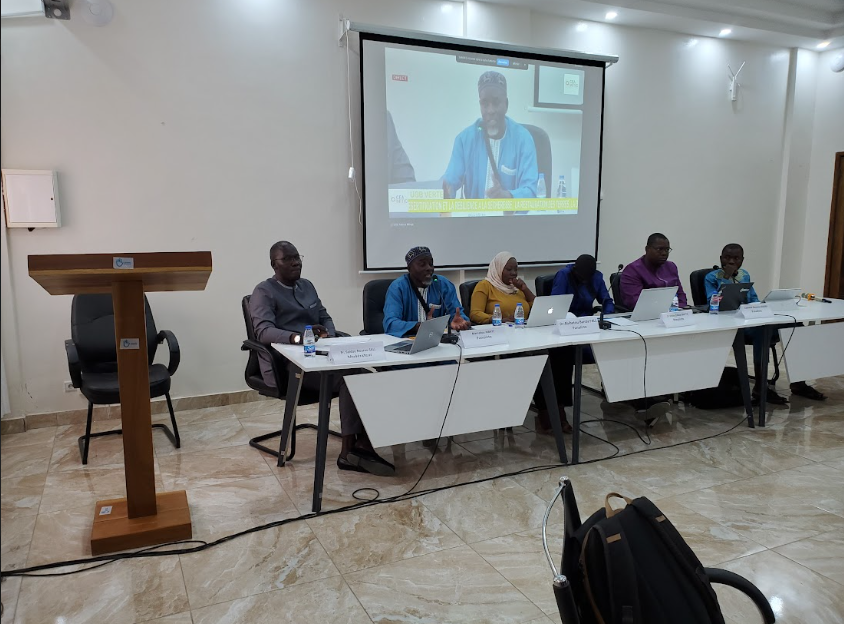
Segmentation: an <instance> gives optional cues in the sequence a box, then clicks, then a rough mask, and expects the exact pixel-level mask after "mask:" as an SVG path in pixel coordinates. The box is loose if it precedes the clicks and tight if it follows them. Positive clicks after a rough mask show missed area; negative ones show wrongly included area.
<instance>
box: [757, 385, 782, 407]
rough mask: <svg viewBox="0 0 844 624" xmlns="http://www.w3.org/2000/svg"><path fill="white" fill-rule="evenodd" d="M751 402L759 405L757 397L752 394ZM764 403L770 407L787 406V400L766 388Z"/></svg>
mask: <svg viewBox="0 0 844 624" xmlns="http://www.w3.org/2000/svg"><path fill="white" fill-rule="evenodd" d="M753 401H754V402H755V403H756V404H757V405H758V404H759V395H758V394H756V393H755V392H754V393H753ZM765 403H766V404H770V405H788V399H786V398H785V397H784V396H782V395H781V394H777V392H776V390H774V389H773V388H768V393H767V394H766V395H765Z"/></svg>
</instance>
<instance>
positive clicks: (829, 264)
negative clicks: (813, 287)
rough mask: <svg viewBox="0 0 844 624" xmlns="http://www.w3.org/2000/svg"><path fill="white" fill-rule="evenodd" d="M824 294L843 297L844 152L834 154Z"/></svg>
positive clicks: (837, 297) (838, 297)
mask: <svg viewBox="0 0 844 624" xmlns="http://www.w3.org/2000/svg"><path fill="white" fill-rule="evenodd" d="M830 212H831V214H830V217H829V245H828V246H827V252H826V279H825V280H824V289H823V292H824V295H826V296H827V297H834V298H836V299H844V152H838V153H837V154H836V155H835V175H834V176H833V178H832V209H831V211H830Z"/></svg>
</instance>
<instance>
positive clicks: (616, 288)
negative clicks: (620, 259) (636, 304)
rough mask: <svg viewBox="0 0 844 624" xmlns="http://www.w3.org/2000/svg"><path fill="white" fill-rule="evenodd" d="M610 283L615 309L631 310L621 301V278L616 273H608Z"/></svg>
mask: <svg viewBox="0 0 844 624" xmlns="http://www.w3.org/2000/svg"><path fill="white" fill-rule="evenodd" d="M610 284H612V300H613V301H614V302H615V311H616V312H632V310H631V309H630V308H628V307H627V306H625V305H624V304H623V303H621V278H620V277H619V276H618V273H612V274H611V275H610Z"/></svg>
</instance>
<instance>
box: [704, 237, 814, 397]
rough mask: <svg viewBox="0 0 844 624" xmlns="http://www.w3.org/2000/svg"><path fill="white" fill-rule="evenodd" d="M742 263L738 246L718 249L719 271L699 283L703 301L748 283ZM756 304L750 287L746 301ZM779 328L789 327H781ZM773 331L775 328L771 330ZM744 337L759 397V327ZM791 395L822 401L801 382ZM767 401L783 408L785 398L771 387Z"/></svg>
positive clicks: (763, 376) (761, 343)
mask: <svg viewBox="0 0 844 624" xmlns="http://www.w3.org/2000/svg"><path fill="white" fill-rule="evenodd" d="M743 263H744V248H743V247H742V246H741V245H739V244H738V243H730V244H729V245H726V246H725V247H724V249H723V250H721V268H720V269H715V270H713V271H710V272H709V273H707V274H706V277H705V278H704V280H703V284H704V286H705V288H706V301H707V302H709V301H712V295H713V294H715V293H716V292H718V291H719V290H721V288H722V287H723V286H724V285H725V284H748V283H750V282H751V281H752V280H751V279H750V273H748V272H747V271H745V270H744V269H743V268H741V265H742V264H743ZM757 301H759V296H758V295H757V294H756V290H755V289H754V288H753V287H752V286H751V287H750V291H749V292H748V293H747V302H748V303H756V302H757ZM783 327H790V325H784V326H783ZM774 329H777V328H774ZM744 333H745V335H746V336H750V337H751V339H752V340H753V371H754V375H755V376H756V380H755V384H754V387H753V396H754V397H758V396H759V383H760V382H761V380H763V379H767V377H768V375H767V372H763V371H761V370H760V365H761V362H762V353H763V350H764V349H767V348H768V345H766V344H764V341H763V339H764V335H763V331H762V328H761V327H751V328H748V329H745V330H744ZM791 393H792V394H796V395H798V396H803V397H806V398H807V399H813V400H815V401H823V400H824V399H826V396H824V394H823V393H821V392H818V391H817V390H816V389H815V388H813V387H812V386H810V385H809V384H807V383H806V382H805V381H799V382H797V383H793V384H791ZM767 400H768V402H770V403H772V404H774V405H787V404H788V399H786V398H785V397H784V396H781V395H779V394H777V393H776V392H775V391H774V389H773V388H768V394H767Z"/></svg>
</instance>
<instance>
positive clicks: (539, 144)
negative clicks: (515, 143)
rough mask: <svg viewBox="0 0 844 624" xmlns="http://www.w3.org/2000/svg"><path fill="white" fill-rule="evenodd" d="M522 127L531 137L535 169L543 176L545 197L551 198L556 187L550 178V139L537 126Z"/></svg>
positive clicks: (524, 125) (526, 125)
mask: <svg viewBox="0 0 844 624" xmlns="http://www.w3.org/2000/svg"><path fill="white" fill-rule="evenodd" d="M522 127H523V128H525V129H526V130H527V131H528V132H530V136H532V137H533V144H534V146H535V147H536V168H537V170H538V171H539V173H541V174H543V175H544V176H545V190H546V192H547V195H546V197H553V196H554V191H555V190H556V188H557V186H556V182H555V181H554V180H553V179H552V178H551V139H549V138H548V133H547V132H545V130H543V129H542V128H540V127H538V126H531V125H530V124H522Z"/></svg>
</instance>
